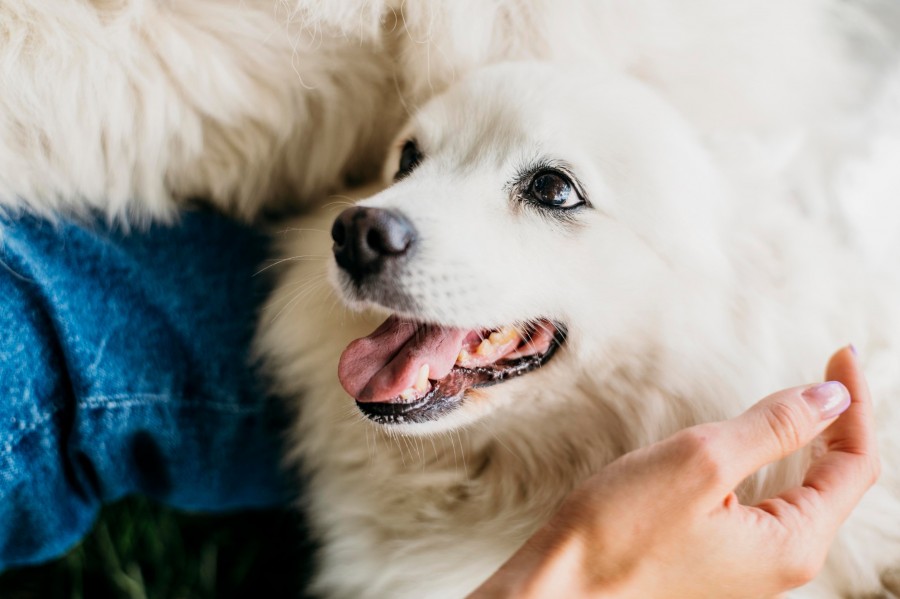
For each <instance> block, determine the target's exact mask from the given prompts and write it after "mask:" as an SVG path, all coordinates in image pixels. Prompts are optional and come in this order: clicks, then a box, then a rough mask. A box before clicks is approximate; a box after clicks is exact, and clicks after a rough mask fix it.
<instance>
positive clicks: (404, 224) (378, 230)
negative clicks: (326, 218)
mask: <svg viewBox="0 0 900 599" xmlns="http://www.w3.org/2000/svg"><path fill="white" fill-rule="evenodd" d="M331 238H332V239H333V240H334V247H333V250H334V259H335V260H336V261H337V263H338V266H340V267H341V268H343V269H344V270H346V271H347V272H348V273H349V274H350V275H351V276H352V277H353V278H355V279H359V278H361V277H363V276H365V275H368V274H372V273H376V272H379V271H380V270H381V269H382V268H383V267H384V265H385V264H387V263H388V262H390V261H391V260H395V259H397V258H400V257H401V256H403V255H405V254H406V253H407V252H409V250H410V248H412V245H413V243H414V242H415V238H416V230H415V229H414V228H413V226H412V223H410V222H409V220H407V218H406V217H405V216H403V215H402V214H400V213H399V212H393V211H391V210H384V209H382V208H364V207H354V208H348V209H347V210H344V211H343V212H341V214H340V215H339V216H338V217H337V219H335V221H334V226H333V227H332V228H331Z"/></svg>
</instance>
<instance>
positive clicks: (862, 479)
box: [803, 348, 879, 526]
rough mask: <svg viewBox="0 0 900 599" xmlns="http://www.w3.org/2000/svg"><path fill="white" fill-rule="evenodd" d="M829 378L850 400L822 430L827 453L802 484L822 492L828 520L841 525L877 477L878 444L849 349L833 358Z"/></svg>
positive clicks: (866, 394) (864, 390)
mask: <svg viewBox="0 0 900 599" xmlns="http://www.w3.org/2000/svg"><path fill="white" fill-rule="evenodd" d="M826 376H828V377H829V378H834V379H836V380H839V381H840V382H841V383H843V384H844V385H845V386H846V387H847V389H848V390H849V391H850V395H851V398H852V403H851V405H850V408H849V409H848V410H847V411H846V412H845V413H844V414H843V415H842V416H841V417H840V418H838V420H837V422H835V423H834V425H832V426H831V427H829V428H828V430H826V431H825V432H824V433H823V435H822V439H823V442H824V445H825V453H824V454H822V455H821V456H819V457H818V458H817V459H816V460H815V461H814V462H813V463H812V465H811V466H810V468H809V471H808V472H807V474H806V478H805V479H804V481H803V486H804V489H805V490H806V491H807V493H815V494H816V495H818V496H819V497H818V498H819V499H820V500H821V501H819V502H818V503H820V504H821V505H822V506H823V508H824V509H825V510H826V512H827V515H826V516H825V518H826V521H831V522H833V523H834V525H835V526H837V525H839V524H840V522H843V520H844V519H845V518H846V517H847V516H848V515H849V514H850V511H851V510H852V509H853V508H854V506H856V504H857V503H858V502H859V500H860V498H861V497H862V496H863V494H864V493H865V492H866V491H867V490H868V489H869V487H871V486H872V484H873V483H874V482H875V480H876V478H877V477H878V473H879V463H878V446H877V443H876V438H875V417H874V413H873V409H872V401H871V397H870V395H869V388H868V385H867V384H866V380H865V377H864V376H863V374H862V370H861V369H860V366H859V362H858V360H857V359H856V356H854V355H853V352H852V351H851V350H850V349H849V348H845V349H843V350H841V351H839V352H838V353H836V354H835V355H834V356H832V358H831V361H829V363H828V368H827V371H826ZM804 504H805V503H804ZM829 519H830V520H829Z"/></svg>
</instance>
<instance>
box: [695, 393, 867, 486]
mask: <svg viewBox="0 0 900 599" xmlns="http://www.w3.org/2000/svg"><path fill="white" fill-rule="evenodd" d="M850 402H851V399H850V393H849V392H848V390H847V388H846V387H845V386H844V385H843V384H842V383H841V382H838V381H830V382H826V383H820V384H817V385H806V386H803V387H793V388H791V389H785V390H783V391H778V392H777V393H773V394H772V395H769V396H768V397H766V398H765V399H763V400H762V401H760V402H759V403H757V404H756V405H754V406H753V407H752V408H750V409H749V410H747V411H746V412H744V413H743V414H741V415H740V416H738V417H737V418H733V419H731V420H727V421H725V422H722V423H719V424H718V425H713V426H718V427H720V429H719V434H718V444H717V451H719V452H721V455H724V456H728V463H727V464H726V465H725V466H726V467H725V472H724V473H723V476H722V477H721V480H720V481H719V482H720V483H721V484H722V485H723V486H724V488H723V489H722V490H724V491H726V492H728V491H731V490H733V489H734V487H736V486H737V485H738V484H739V483H740V482H741V481H743V480H744V479H745V478H747V477H748V476H750V475H751V474H753V473H754V472H756V471H757V470H759V469H760V468H762V467H763V466H765V465H766V464H770V463H772V462H775V461H778V460H780V459H782V458H785V457H787V456H788V455H790V454H792V453H794V452H795V451H797V450H798V449H800V448H801V447H803V446H805V445H807V444H808V443H809V442H810V441H812V440H813V439H814V438H815V437H816V436H817V435H819V434H820V433H822V431H823V430H825V429H826V428H827V427H828V426H829V425H830V424H832V423H833V422H834V421H835V418H836V417H837V416H838V415H840V414H841V413H842V412H843V411H844V410H846V409H847V407H848V406H849V405H850Z"/></svg>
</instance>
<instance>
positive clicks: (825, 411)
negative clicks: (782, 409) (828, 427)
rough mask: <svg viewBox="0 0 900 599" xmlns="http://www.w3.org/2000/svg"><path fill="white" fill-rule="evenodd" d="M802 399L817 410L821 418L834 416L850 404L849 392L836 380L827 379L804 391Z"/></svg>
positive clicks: (825, 418) (826, 418)
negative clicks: (825, 381)
mask: <svg viewBox="0 0 900 599" xmlns="http://www.w3.org/2000/svg"><path fill="white" fill-rule="evenodd" d="M801 395H803V399H805V400H806V402H807V403H808V404H809V405H811V406H812V407H814V408H815V409H816V410H818V412H819V415H820V416H821V417H822V420H828V419H829V418H834V417H835V416H837V415H838V414H841V413H842V412H843V411H844V410H846V409H847V408H848V407H849V406H850V392H849V391H847V388H846V387H845V386H844V385H842V384H841V383H839V382H837V381H828V382H827V383H822V384H821V385H816V386H815V387H810V388H809V389H807V390H806V391H804V392H803V393H802V394H801Z"/></svg>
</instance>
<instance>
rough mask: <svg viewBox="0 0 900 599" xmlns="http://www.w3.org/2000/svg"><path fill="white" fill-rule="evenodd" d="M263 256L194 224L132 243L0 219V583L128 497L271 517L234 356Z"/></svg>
mask: <svg viewBox="0 0 900 599" xmlns="http://www.w3.org/2000/svg"><path fill="white" fill-rule="evenodd" d="M266 245H267V242H266V239H265V238H264V237H262V236H261V235H259V234H257V233H255V232H253V231H252V230H250V229H248V228H246V227H243V226H240V225H238V224H235V223H233V222H231V221H229V220H227V219H225V218H223V217H221V216H217V215H215V214H213V213H211V212H203V211H198V212H193V213H189V214H186V215H185V216H184V217H183V220H182V222H181V223H180V224H179V225H178V226H175V227H170V228H169V227H164V226H156V227H153V228H151V229H150V230H149V231H146V232H141V233H132V234H125V233H122V232H119V231H116V230H114V229H110V228H108V227H105V226H103V225H99V224H94V225H91V226H87V225H76V224H72V223H65V222H64V223H58V224H53V223H50V222H47V221H43V220H40V219H37V218H33V217H22V218H6V219H3V218H0V570H2V569H5V568H8V567H10V566H15V565H21V564H30V563H36V562H40V561H43V560H46V559H49V558H52V557H55V556H57V555H59V554H61V553H62V552H64V551H65V550H66V549H68V548H69V547H71V546H72V545H73V544H75V543H77V542H78V540H79V539H80V538H81V537H82V536H83V535H84V534H85V533H86V532H87V531H88V530H89V529H90V527H91V525H92V523H93V520H94V518H95V516H96V514H97V512H98V509H99V507H100V505H101V504H102V503H105V502H110V501H114V500H116V499H119V498H121V497H123V496H125V495H128V494H133V493H141V494H145V495H148V496H150V497H153V498H156V499H159V500H161V501H164V502H166V503H167V504H169V505H172V506H175V507H178V508H183V509H190V510H204V511H222V510H232V509H237V508H256V507H266V506H273V505H278V504H282V503H283V502H284V500H285V499H286V496H287V493H286V486H285V485H284V484H283V482H282V480H281V479H280V477H279V470H278V458H277V456H278V447H277V443H278V439H279V434H278V424H279V423H278V413H277V409H276V407H275V405H274V404H273V403H272V402H271V401H270V400H267V399H264V397H265V396H264V394H263V393H262V392H261V390H260V385H259V384H258V382H257V381H256V378H255V377H254V375H253V372H252V371H251V369H250V368H249V367H248V355H247V354H248V346H249V342H250V338H251V335H252V331H253V321H254V316H255V312H256V310H257V307H258V305H259V304H260V302H261V301H262V299H263V298H264V297H265V294H266V289H265V288H264V283H263V280H262V277H254V276H253V275H254V273H255V272H256V271H257V270H258V268H259V264H260V263H261V262H262V261H263V260H264V257H265V252H266Z"/></svg>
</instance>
